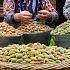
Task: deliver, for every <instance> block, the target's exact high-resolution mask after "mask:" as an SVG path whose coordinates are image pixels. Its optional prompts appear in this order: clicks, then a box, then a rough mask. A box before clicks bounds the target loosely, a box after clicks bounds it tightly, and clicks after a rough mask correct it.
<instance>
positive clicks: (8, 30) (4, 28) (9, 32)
mask: <svg viewBox="0 0 70 70" xmlns="http://www.w3.org/2000/svg"><path fill="white" fill-rule="evenodd" d="M22 34H23V32H22V31H21V30H18V29H15V28H14V27H13V26H10V25H9V24H8V23H5V22H3V23H0V36H21V35H22Z"/></svg>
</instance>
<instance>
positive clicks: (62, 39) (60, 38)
mask: <svg viewBox="0 0 70 70" xmlns="http://www.w3.org/2000/svg"><path fill="white" fill-rule="evenodd" d="M52 38H53V39H54V40H55V41H56V43H57V45H58V46H62V47H64V48H70V35H52Z"/></svg>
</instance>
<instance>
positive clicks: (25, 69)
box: [0, 62, 70, 70]
mask: <svg viewBox="0 0 70 70" xmlns="http://www.w3.org/2000/svg"><path fill="white" fill-rule="evenodd" d="M0 70H70V64H69V63H66V62H64V63H60V64H24V65H23V64H16V63H6V62H0Z"/></svg>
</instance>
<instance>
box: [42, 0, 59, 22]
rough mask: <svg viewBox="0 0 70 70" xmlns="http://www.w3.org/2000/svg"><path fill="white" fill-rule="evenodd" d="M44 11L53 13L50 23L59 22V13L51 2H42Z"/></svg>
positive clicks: (47, 0)
mask: <svg viewBox="0 0 70 70" xmlns="http://www.w3.org/2000/svg"><path fill="white" fill-rule="evenodd" d="M41 7H42V9H43V10H48V11H49V12H50V13H51V17H50V18H49V19H48V21H49V22H51V23H52V22H55V21H57V20H58V17H59V16H58V13H57V11H56V10H55V9H54V7H53V6H52V5H51V3H50V1H49V0H42V5H41Z"/></svg>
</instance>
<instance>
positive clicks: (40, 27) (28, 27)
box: [0, 21, 51, 37]
mask: <svg viewBox="0 0 70 70" xmlns="http://www.w3.org/2000/svg"><path fill="white" fill-rule="evenodd" d="M50 30H51V28H50V27H49V26H47V25H45V24H42V23H40V22H36V21H33V22H32V23H30V24H25V23H22V24H21V25H20V26H19V27H17V28H14V27H13V26H11V25H9V24H8V23H5V22H3V23H0V36H7V37H8V36H22V35H23V34H30V33H41V32H46V31H50Z"/></svg>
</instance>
